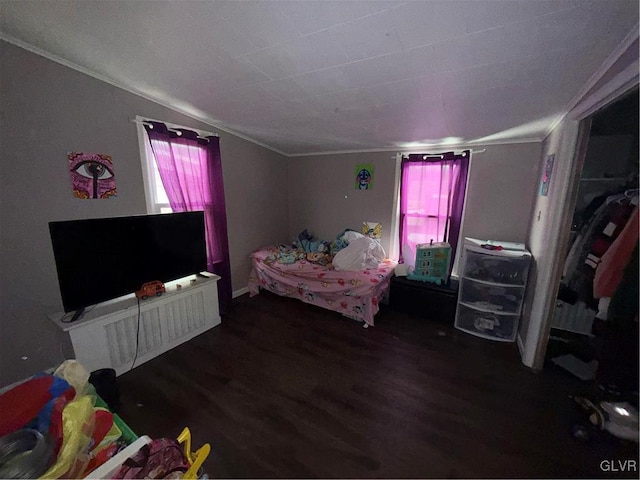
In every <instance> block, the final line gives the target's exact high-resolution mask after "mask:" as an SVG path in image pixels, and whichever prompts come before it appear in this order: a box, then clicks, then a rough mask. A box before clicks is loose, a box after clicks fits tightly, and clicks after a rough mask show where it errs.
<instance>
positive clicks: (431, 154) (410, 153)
mask: <svg viewBox="0 0 640 480" xmlns="http://www.w3.org/2000/svg"><path fill="white" fill-rule="evenodd" d="M466 150H469V151H470V152H471V154H472V155H474V154H476V153H483V152H486V151H487V149H486V148H483V149H482V150H474V149H473V148H465V149H463V150H459V151H455V150H453V153H454V154H457V155H459V154H461V153H462V152H464V151H466ZM451 151H452V150H447V151H445V152H443V153H423V152H398V153H399V154H400V155H402V156H403V157H404V156H407V155H426V156H427V157H431V158H434V157H440V156H441V155H443V154H444V153H447V152H451ZM391 158H392V159H393V160H395V158H396V157H391Z"/></svg>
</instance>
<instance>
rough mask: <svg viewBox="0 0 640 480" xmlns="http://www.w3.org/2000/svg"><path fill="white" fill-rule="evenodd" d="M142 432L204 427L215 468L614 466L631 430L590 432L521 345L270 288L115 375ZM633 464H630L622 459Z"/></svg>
mask: <svg viewBox="0 0 640 480" xmlns="http://www.w3.org/2000/svg"><path fill="white" fill-rule="evenodd" d="M118 383H119V387H120V390H121V397H122V401H123V408H122V411H121V416H122V417H123V419H124V420H125V421H126V422H127V423H128V424H129V425H130V426H131V427H132V428H133V429H134V431H136V432H137V433H138V434H143V433H146V434H148V435H150V436H152V437H163V436H164V437H173V438H175V437H176V436H177V435H178V434H179V433H180V431H181V430H182V427H184V426H189V427H190V428H191V431H192V433H193V435H194V438H195V445H196V446H199V445H201V444H202V443H204V442H209V443H210V444H211V447H212V452H211V455H210V456H209V459H208V460H207V462H206V463H205V471H206V473H208V475H209V476H210V477H211V478H273V477H279V478H283V477H284V478H292V477H294V478H310V477H321V478H336V477H339V478H354V477H356V478H367V477H383V478H402V477H404V478H406V477H411V478H487V477H501V478H517V477H554V478H560V477H573V478H585V477H605V478H609V477H616V476H621V475H622V476H624V475H625V474H620V473H615V472H614V473H611V472H603V471H601V469H600V463H601V462H602V461H603V460H610V459H624V460H626V459H631V460H636V465H638V463H637V461H638V450H637V445H636V444H627V445H621V444H619V443H618V442H615V441H607V440H604V441H598V442H595V443H592V444H586V445H585V444H581V443H578V442H577V441H576V440H574V439H573V438H572V436H571V431H570V428H571V423H572V418H573V416H574V408H573V405H572V404H571V401H570V400H569V399H568V397H567V395H568V394H572V393H579V392H580V391H581V390H584V389H585V386H584V385H583V384H582V383H581V382H580V381H579V380H577V379H573V378H572V377H571V376H569V375H568V374H565V373H564V372H562V371H559V370H549V371H545V372H543V373H541V374H536V373H533V372H532V371H530V370H529V369H527V368H526V367H524V366H523V365H522V364H521V363H520V359H519V354H518V351H517V347H516V346H515V344H502V343H496V342H490V341H486V340H483V339H480V338H476V337H473V336H470V335H467V334H464V333H463V332H459V331H457V330H455V329H454V328H453V327H450V326H446V325H443V324H440V323H434V322H429V321H426V320H420V319H416V318H413V317H411V316H409V315H406V314H402V313H397V312H395V311H392V310H390V309H389V308H384V307H383V309H382V310H381V311H380V313H379V314H378V315H377V316H376V326H375V327H374V328H369V329H364V328H362V327H361V326H360V324H358V323H357V322H354V321H352V320H349V319H346V318H344V317H341V316H340V315H338V314H336V313H332V312H328V311H325V310H322V309H320V308H317V307H313V306H310V305H306V304H303V303H302V302H299V301H296V300H293V299H287V298H281V297H278V296H275V295H273V294H269V293H267V292H263V293H261V294H260V295H258V296H256V297H254V298H248V296H246V295H245V296H243V297H240V298H238V299H236V300H235V302H234V307H233V310H232V312H231V313H230V314H229V315H227V316H225V317H224V318H223V323H222V325H221V326H219V327H216V328H215V329H213V330H211V331H209V332H207V333H205V334H203V335H201V336H199V337H197V338H195V339H194V340H192V341H190V342H188V343H186V344H183V345H181V346H180V347H178V348H176V349H174V350H172V351H170V352H167V353H166V354H164V355H162V356H161V357H158V358H156V359H154V360H152V361H150V362H148V363H145V364H143V365H141V366H139V367H137V368H135V369H134V370H133V371H131V372H129V373H127V374H125V375H123V376H121V377H119V379H118ZM626 476H628V477H630V478H631V477H635V478H637V472H636V473H633V472H632V473H631V474H629V473H626Z"/></svg>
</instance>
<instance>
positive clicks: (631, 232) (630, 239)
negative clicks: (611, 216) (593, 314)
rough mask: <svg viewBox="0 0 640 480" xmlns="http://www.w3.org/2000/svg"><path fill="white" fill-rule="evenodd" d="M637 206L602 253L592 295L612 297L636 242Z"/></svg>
mask: <svg viewBox="0 0 640 480" xmlns="http://www.w3.org/2000/svg"><path fill="white" fill-rule="evenodd" d="M639 227H640V224H639V219H638V208H637V207H636V209H635V210H634V211H633V213H632V215H631V219H630V220H629V221H628V222H627V224H626V225H625V227H624V229H623V230H622V232H621V233H620V235H619V236H618V238H617V239H616V240H615V241H614V242H613V244H612V245H611V247H610V248H609V249H608V250H607V251H606V253H605V254H604V255H602V259H601V261H600V264H598V267H597V268H596V273H595V276H594V279H593V297H594V298H602V297H612V296H613V294H614V293H615V291H616V289H617V288H618V285H619V284H620V281H621V280H622V274H623V271H624V268H625V267H626V266H627V264H628V263H629V258H630V257H631V253H632V252H633V248H634V246H635V245H636V243H637V242H638V228H639Z"/></svg>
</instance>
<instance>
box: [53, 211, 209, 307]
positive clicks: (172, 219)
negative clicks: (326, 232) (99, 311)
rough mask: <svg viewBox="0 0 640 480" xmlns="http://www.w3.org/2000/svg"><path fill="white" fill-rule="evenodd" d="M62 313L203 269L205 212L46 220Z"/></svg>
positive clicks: (204, 257) (204, 259) (205, 261)
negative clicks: (62, 307) (60, 220)
mask: <svg viewBox="0 0 640 480" xmlns="http://www.w3.org/2000/svg"><path fill="white" fill-rule="evenodd" d="M49 232H50V233H51V243H52V245H53V253H54V256H55V261H56V268H57V270H58V282H59V284H60V293H61V295H62V304H63V306H64V311H65V312H71V311H73V310H79V309H82V308H85V307H88V306H89V305H94V304H96V303H100V302H104V301H107V300H111V299H113V298H117V297H120V296H123V295H127V294H130V293H132V292H134V291H136V290H138V289H140V287H141V286H142V284H143V283H145V282H150V281H153V280H160V281H162V282H168V281H171V280H176V279H178V278H181V277H186V276H187V275H192V274H194V273H199V272H202V271H205V270H206V269H207V253H206V245H205V229H204V213H203V212H184V213H170V214H162V215H140V216H133V217H117V218H97V219H90V220H70V221H64V222H50V223H49Z"/></svg>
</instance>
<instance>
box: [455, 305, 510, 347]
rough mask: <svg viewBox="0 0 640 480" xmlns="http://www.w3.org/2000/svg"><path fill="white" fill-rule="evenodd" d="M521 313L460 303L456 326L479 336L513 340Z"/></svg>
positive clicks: (506, 340) (507, 340)
mask: <svg viewBox="0 0 640 480" xmlns="http://www.w3.org/2000/svg"><path fill="white" fill-rule="evenodd" d="M519 318H520V315H500V314H497V313H491V312H483V311H480V310H475V309H473V308H469V307H465V306H464V305H462V304H461V303H459V304H458V311H457V313H456V328H458V329H459V330H463V331H465V332H467V333H470V334H472V335H476V336H478V337H483V338H488V339H491V340H497V341H501V342H513V341H514V340H515V338H516V333H517V332H518V319H519Z"/></svg>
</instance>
